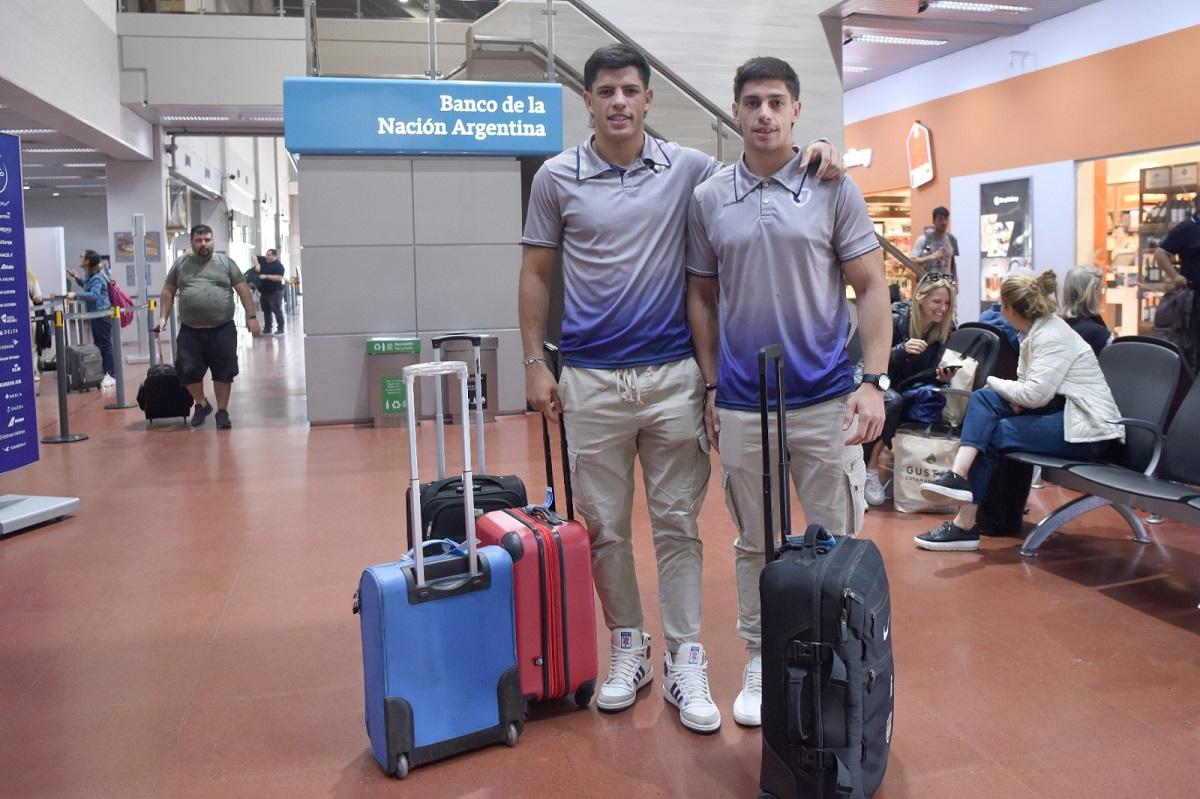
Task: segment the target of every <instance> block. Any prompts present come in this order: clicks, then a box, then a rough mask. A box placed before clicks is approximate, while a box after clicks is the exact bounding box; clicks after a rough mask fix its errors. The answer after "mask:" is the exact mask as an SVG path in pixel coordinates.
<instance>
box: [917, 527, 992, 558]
mask: <svg viewBox="0 0 1200 799" xmlns="http://www.w3.org/2000/svg"><path fill="white" fill-rule="evenodd" d="M913 541H914V542H915V543H916V545H917V546H918V547H919V548H921V549H932V550H949V551H955V552H974V551H975V550H977V549H979V531H978V530H977V529H976V528H971V529H970V530H964V529H962V528H961V527H959V526H958V525H957V524H955V523H954V522H942V523H941V524H939V525H938V526H937V527H935V528H934V529H932V530H930V531H929V532H928V533H922V534H921V535H919V536H916V537H915V538H913Z"/></svg>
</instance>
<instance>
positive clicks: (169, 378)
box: [137, 341, 194, 427]
mask: <svg viewBox="0 0 1200 799" xmlns="http://www.w3.org/2000/svg"><path fill="white" fill-rule="evenodd" d="M155 343H156V345H157V346H158V363H156V364H155V365H154V366H151V367H150V369H149V371H147V372H146V379H145V381H143V383H142V385H141V387H140V388H138V393H137V404H138V407H139V408H141V409H142V411H143V412H144V413H145V414H146V426H147V427H149V426H150V424H151V423H152V422H153V421H154V420H155V419H173V418H176V417H179V418H182V419H184V421H186V420H187V418H188V416H189V415H190V414H191V412H192V405H193V404H194V403H193V401H192V395H191V394H189V393H188V390H187V389H186V388H184V387H183V384H182V383H180V382H179V374H178V373H177V372H176V371H175V367H174V366H172V365H171V364H169V363H163V359H162V343H161V342H158V341H156V342H155Z"/></svg>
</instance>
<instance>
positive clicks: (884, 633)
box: [883, 619, 892, 641]
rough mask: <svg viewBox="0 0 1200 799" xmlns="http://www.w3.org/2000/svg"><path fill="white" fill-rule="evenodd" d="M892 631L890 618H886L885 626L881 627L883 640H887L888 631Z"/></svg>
mask: <svg viewBox="0 0 1200 799" xmlns="http://www.w3.org/2000/svg"><path fill="white" fill-rule="evenodd" d="M891 631H892V620H891V619H888V623H887V626H886V627H884V628H883V640H885V641H886V640H887V637H888V633H889V632H891Z"/></svg>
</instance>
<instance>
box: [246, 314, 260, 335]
mask: <svg viewBox="0 0 1200 799" xmlns="http://www.w3.org/2000/svg"><path fill="white" fill-rule="evenodd" d="M246 329H247V330H249V331H250V335H252V336H256V337H257V336H261V335H262V325H260V324H259V323H258V319H257V318H254V319H247V320H246Z"/></svg>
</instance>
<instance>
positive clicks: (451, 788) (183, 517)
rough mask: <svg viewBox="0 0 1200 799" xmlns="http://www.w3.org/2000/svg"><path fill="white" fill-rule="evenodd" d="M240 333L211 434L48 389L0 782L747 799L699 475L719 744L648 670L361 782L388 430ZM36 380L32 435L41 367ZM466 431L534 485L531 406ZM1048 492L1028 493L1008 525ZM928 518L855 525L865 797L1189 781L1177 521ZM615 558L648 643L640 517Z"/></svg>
mask: <svg viewBox="0 0 1200 799" xmlns="http://www.w3.org/2000/svg"><path fill="white" fill-rule="evenodd" d="M242 346H243V350H242V361H243V374H242V376H241V377H240V378H239V380H238V382H237V384H236V386H235V389H234V398H233V401H232V403H231V408H230V410H231V413H232V418H233V421H234V425H235V427H234V429H233V430H231V431H227V432H226V431H222V432H220V433H218V432H217V431H216V430H215V429H214V427H213V423H212V421H211V420H210V421H209V422H208V423H207V424H206V425H205V427H203V428H201V429H199V430H191V429H188V428H185V427H182V426H179V425H178V423H159V424H160V425H161V426H159V427H156V428H154V429H152V430H147V429H146V427H145V424H144V422H143V421H142V420H141V417H140V414H139V413H138V412H137V411H136V410H133V411H107V410H104V409H103V407H102V406H103V398H102V397H101V395H100V394H99V393H97V392H90V393H88V394H85V395H72V396H71V398H70V406H71V422H72V427H73V429H75V430H78V431H81V432H86V433H88V434H89V435H90V436H91V438H90V439H89V440H87V441H85V442H82V443H77V444H67V445H57V446H45V447H43V450H42V460H41V462H40V463H38V464H36V465H33V466H31V467H29V468H26V469H24V470H22V471H19V472H16V473H13V474H9V475H6V476H4V477H3V490H4V491H5V492H8V493H34V494H38V493H40V494H61V493H71V494H75V495H78V496H79V497H80V498H81V500H82V508H81V511H80V513H79V514H78V515H77V516H75V517H72V518H69V519H66V520H64V521H62V522H59V523H55V524H50V525H47V526H44V527H41V528H39V529H35V530H31V531H29V532H26V533H23V534H20V535H16V536H13V537H10V538H7V539H3V540H0V797H18V798H21V799H24V798H26V797H28V798H32V797H121V799H136V798H138V797H254V798H255V799H261V798H262V797H358V796H389V797H396V796H414V797H415V796H421V797H458V796H462V797H473V798H475V799H482V798H484V797H520V796H528V797H558V796H571V797H603V799H609V798H610V797H612V796H622V795H636V796H639V797H674V796H687V797H692V798H693V799H699V797H754V796H756V793H757V779H756V775H757V769H758V749H759V736H758V733H757V731H755V730H747V729H742V728H739V727H738V726H737V725H736V724H734V723H733V721H732V718H731V716H732V713H731V711H730V709H729V706H730V703H731V702H732V700H733V697H734V695H735V694H736V692H737V690H738V687H739V680H740V677H741V670H742V665H743V651H742V646H741V642H740V640H739V639H738V638H737V636H736V634H735V632H734V616H735V602H734V595H733V581H732V574H733V569H732V554H733V553H732V548H731V546H730V543H731V540H732V532H731V528H730V523H729V520H728V518H727V516H726V512H725V509H724V507H723V503H722V501H721V497H720V491H719V484H718V480H717V477H716V473H715V472H714V478H713V481H712V485H711V487H710V490H709V494H708V498H707V500H706V502H705V505H704V510H703V517H702V526H703V531H704V532H703V535H704V540H705V543H706V544H707V547H706V554H707V558H706V562H705V578H704V579H705V607H704V631H705V632H704V635H703V640H704V642H705V643H706V644H707V646H708V647H709V651H710V654H711V657H712V663H711V680H712V684H713V686H714V694H715V696H716V698H717V700H718V701H719V702H720V704H721V707H722V711H723V712H724V713H725V714H726V721H725V725H724V726H723V727H722V729H721V731H720V732H719V733H718V734H716V735H713V736H709V737H702V736H698V735H694V734H692V733H689V732H687V731H685V730H684V729H683V728H682V727H681V726H680V724H679V721H678V717H677V714H676V712H675V711H674V709H673V708H672V707H670V706H669V705H668V704H667V703H666V702H665V701H664V700H663V699H662V697H661V695H660V693H659V691H660V688H659V684H660V683H659V680H660V679H661V678H658V679H656V681H655V682H654V683H653V684H652V687H651V688H649V689H648V690H647V691H646V692H645V693H644V696H643V697H642V698H641V700H640V701H639V702H638V703H637V704H636V705H635V706H634V708H633V709H631V710H630V711H627V712H625V713H622V714H618V715H614V716H601V715H600V714H598V713H597V712H596V711H595V710H584V711H576V710H573V709H572V708H571V706H570V705H569V703H564V704H558V705H551V706H546V707H539V708H537V709H536V710H535V711H534V712H533V714H532V718H531V721H530V723H529V724H528V726H527V727H526V730H525V734H524V735H523V736H522V738H521V741H520V743H519V744H518V745H517V747H516V748H515V749H507V748H504V747H499V748H492V749H488V750H484V751H480V752H477V753H474V754H470V755H466V756H463V757H459V758H457V759H454V760H451V761H447V762H443V763H439V764H435V765H430V766H426V767H423V768H420V769H417V770H415V771H414V772H413V774H412V775H411V776H410V777H409V779H408V780H406V781H405V782H403V783H398V782H396V781H394V780H391V779H388V778H386V777H385V776H383V775H382V773H381V772H380V770H379V768H378V767H377V766H376V764H375V762H374V761H373V760H372V759H371V757H370V756H369V754H368V751H367V739H366V734H365V730H364V728H363V723H362V677H361V666H360V656H359V641H358V627H357V619H356V617H355V616H353V615H351V612H350V605H351V595H352V594H353V592H354V590H355V587H356V585H357V581H358V576H359V573H360V571H361V570H362V568H363V567H364V566H367V565H370V564H373V563H377V562H381V561H385V560H390V559H394V558H395V557H396V556H397V555H398V554H399V553H400V551H401V548H402V540H403V538H402V521H401V519H402V514H403V508H404V499H403V494H404V489H405V485H406V483H405V481H406V478H407V468H408V467H407V457H406V453H407V446H406V443H405V435H404V433H403V431H394V430H389V431H380V430H373V429H369V428H351V427H322V428H310V427H308V426H307V424H306V423H305V421H304V419H305V412H304V379H305V378H304V372H303V369H304V361H303V356H302V353H303V340H302V338H301V336H300V333H299V330H298V326H294V327H293V328H292V329H291V330H289V331H288V334H287V336H286V337H285V338H282V339H264V340H260V341H254V342H251V341H249V340H245V341H243V342H242ZM143 370H144V367H132V368H131V369H130V374H129V376H128V378H127V382H128V385H129V386H130V392H131V394H132V392H133V391H134V390H135V388H136V385H137V382H138V379H139V376H140V375H141V374H142V373H143ZM43 387H44V389H43V395H42V397H41V398H40V400H39V406H38V407H39V416H40V418H41V419H42V421H43V432H53V431H55V430H56V429H57V427H56V421H55V420H56V414H55V404H54V403H55V396H54V393H55V388H54V387H55V383H54V378H53V377H52V376H48V377H47V379H46V380H45V381H44V382H43ZM431 432H432V431H431V430H430V429H428V428H423V430H422V439H423V441H422V447H423V450H422V451H423V453H428V452H431V451H432V439H431V438H430V435H431ZM487 436H488V452H489V454H490V466H491V468H492V470H493V471H501V472H516V473H518V474H521V475H523V476H525V478H526V480H527V482H528V484H529V485H530V487H531V489H532V492H531V493H535V494H536V492H537V491H538V490H540V483H541V479H540V477H539V475H540V474H541V467H540V458H541V455H540V452H541V446H540V438H539V434H538V428H537V426H536V424H535V420H534V419H533V418H532V417H506V418H502V419H500V421H499V422H497V423H496V424H494V425H489V426H488V430H487ZM430 460H431V459H430ZM1065 496H1066V494H1065V492H1063V491H1061V490H1059V489H1056V488H1052V487H1051V488H1046V489H1043V490H1040V491H1035V492H1034V495H1033V498H1032V505H1033V508H1032V510H1031V513H1030V515H1031V516H1037V515H1039V514H1040V513H1042V512H1043V511H1044V510H1046V509H1048V508H1050V507H1053V506H1055V505H1057V504H1058V503H1060V502H1061V501H1062V500H1063V499H1064V497H1065ZM637 502H638V505H637V507H638V510H637V511H636V515H635V521H636V523H637V526H638V528H639V533H644V532H645V526H646V525H645V520H646V516H645V511H644V510H643V509H642V507H643V506H642V499H641V497H640V496H639V498H638V500H637ZM936 521H937V519H935V518H933V517H921V516H905V515H901V514H896V513H893V512H892V511H891V510H890V509H877V510H873V511H872V512H871V513H869V514H868V516H867V525H866V530H865V535H866V536H868V537H870V538H872V539H873V540H875V541H876V542H877V543H878V544H879V546H880V547H881V548H882V550H883V553H884V556H885V558H886V560H887V564H888V569H889V573H890V577H891V581H892V597H893V603H894V609H895V610H894V612H895V626H894V628H893V629H894V630H895V642H896V663H897V675H898V680H897V690H896V695H897V711H896V719H897V721H896V728H895V738H894V744H893V749H892V755H891V760H890V763H889V767H888V772H887V777H886V779H885V782H884V786H883V788H882V789H881V790H880V792H879V793H878V794H877V796H878V797H879V799H905V798H906V797H912V798H913V799H917V798H919V799H935V798H936V797H954V798H955V799H958V798H960V797H968V796H969V797H971V799H987V798H988V797H1004V798H1005V799H1017V798H1024V797H1079V798H1080V799H1108V798H1109V797H1111V798H1113V799H1116V798H1117V797H1130V799H1132V798H1133V797H1137V798H1138V799H1142V798H1143V797H1161V798H1163V799H1166V798H1168V797H1170V798H1171V799H1174V798H1176V797H1178V798H1180V799H1183V798H1185V797H1195V796H1200V767H1198V766H1197V765H1196V764H1195V761H1194V758H1195V756H1196V754H1197V753H1198V752H1200V719H1198V716H1200V611H1198V610H1197V602H1200V531H1197V530H1195V529H1188V528H1185V527H1183V526H1182V525H1178V524H1172V523H1168V524H1164V525H1161V526H1157V527H1155V528H1153V530H1152V533H1153V536H1154V539H1155V541H1154V543H1153V544H1150V545H1148V546H1139V545H1137V544H1135V543H1133V542H1132V541H1130V540H1128V538H1127V535H1126V531H1125V529H1124V528H1123V527H1122V525H1121V523H1120V521H1119V518H1118V517H1117V516H1116V514H1114V513H1111V512H1109V511H1100V512H1096V513H1093V514H1091V515H1089V516H1086V517H1084V518H1083V519H1081V520H1078V521H1077V522H1075V523H1074V524H1073V525H1071V526H1070V529H1069V534H1067V535H1060V536H1058V537H1056V538H1054V539H1052V540H1051V541H1050V542H1048V543H1047V544H1046V545H1045V547H1044V550H1043V554H1042V556H1041V557H1040V558H1037V559H1035V560H1026V559H1022V558H1021V557H1020V556H1019V555H1018V554H1017V547H1018V542H1017V540H1016V539H989V540H985V542H984V548H983V551H982V552H980V553H978V554H961V553H959V554H955V553H945V554H934V553H927V552H918V551H917V550H915V549H914V548H913V546H912V541H911V539H912V536H913V535H914V534H915V533H918V532H921V531H923V530H924V529H926V528H927V527H929V526H932V524H934V523H936ZM637 556H638V558H639V559H640V560H639V562H640V564H641V566H642V569H641V583H642V590H643V596H644V599H645V601H646V603H647V617H648V623H649V625H650V633H651V634H652V635H653V636H654V639H655V643H656V648H655V653H654V655H655V658H656V659H657V658H660V657H661V651H662V650H661V648H660V647H658V646H657V644H658V642H661V640H662V637H661V630H660V629H659V625H658V622H657V609H656V608H657V587H656V585H655V580H654V576H653V575H654V571H653V569H652V568H651V563H652V560H651V558H652V549H651V546H650V541H649V537H648V536H647V535H645V534H640V535H639V536H638V538H637ZM605 640H606V636H605V635H604V634H603V633H601V632H598V633H597V641H598V644H599V643H604V641H605ZM602 651H603V650H602ZM656 664H657V660H656Z"/></svg>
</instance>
